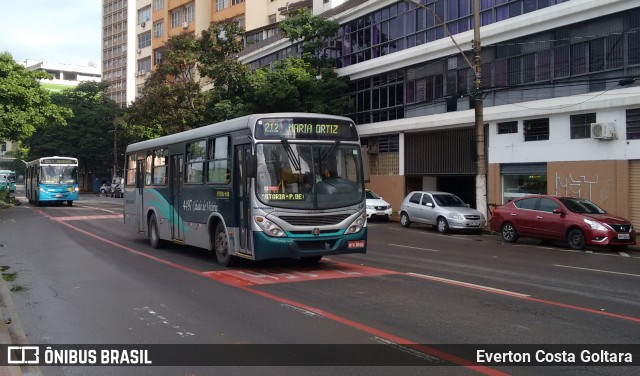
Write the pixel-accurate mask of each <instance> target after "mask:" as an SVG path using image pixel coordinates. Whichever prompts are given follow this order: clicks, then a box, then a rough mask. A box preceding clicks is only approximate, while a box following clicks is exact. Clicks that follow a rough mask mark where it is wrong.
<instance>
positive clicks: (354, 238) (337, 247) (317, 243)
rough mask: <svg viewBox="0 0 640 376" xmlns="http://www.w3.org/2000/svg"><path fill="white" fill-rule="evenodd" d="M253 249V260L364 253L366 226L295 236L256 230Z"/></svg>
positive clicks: (365, 248)
mask: <svg viewBox="0 0 640 376" xmlns="http://www.w3.org/2000/svg"><path fill="white" fill-rule="evenodd" d="M253 249H254V256H255V260H264V259H269V258H290V257H313V256H326V255H339V254H345V253H366V252H367V228H366V227H365V228H363V229H362V230H361V231H360V232H358V233H356V234H349V235H343V236H329V237H296V238H290V237H286V238H275V237H271V236H268V235H265V233H264V232H257V231H256V232H254V233H253Z"/></svg>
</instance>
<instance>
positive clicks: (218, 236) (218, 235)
mask: <svg viewBox="0 0 640 376" xmlns="http://www.w3.org/2000/svg"><path fill="white" fill-rule="evenodd" d="M213 250H214V251H215V253H216V259H218V264H220V266H233V265H234V264H235V263H236V257H235V256H231V254H229V239H228V238H227V232H226V231H225V230H224V225H223V224H222V222H220V223H218V225H217V226H216V232H215V235H214V238H213Z"/></svg>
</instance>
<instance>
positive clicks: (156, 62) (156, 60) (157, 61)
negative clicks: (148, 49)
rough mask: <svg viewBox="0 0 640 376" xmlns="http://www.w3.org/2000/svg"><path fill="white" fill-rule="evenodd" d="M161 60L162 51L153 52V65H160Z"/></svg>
mask: <svg viewBox="0 0 640 376" xmlns="http://www.w3.org/2000/svg"><path fill="white" fill-rule="evenodd" d="M163 59H164V53H163V52H162V50H157V51H154V52H153V60H154V65H155V66H156V67H157V66H159V65H162V60H163Z"/></svg>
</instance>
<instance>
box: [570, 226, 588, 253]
mask: <svg viewBox="0 0 640 376" xmlns="http://www.w3.org/2000/svg"><path fill="white" fill-rule="evenodd" d="M567 243H569V247H570V248H571V249H575V250H582V249H584V248H585V247H586V246H587V239H585V237H584V234H583V233H582V230H580V229H577V228H574V229H572V230H571V231H569V234H567Z"/></svg>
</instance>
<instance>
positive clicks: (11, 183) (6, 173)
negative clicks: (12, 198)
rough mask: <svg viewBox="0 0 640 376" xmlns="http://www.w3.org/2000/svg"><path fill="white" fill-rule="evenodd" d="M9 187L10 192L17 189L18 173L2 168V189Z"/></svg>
mask: <svg viewBox="0 0 640 376" xmlns="http://www.w3.org/2000/svg"><path fill="white" fill-rule="evenodd" d="M7 187H8V188H9V192H11V193H13V192H15V191H16V173H15V172H14V171H10V170H0V189H7Z"/></svg>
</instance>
